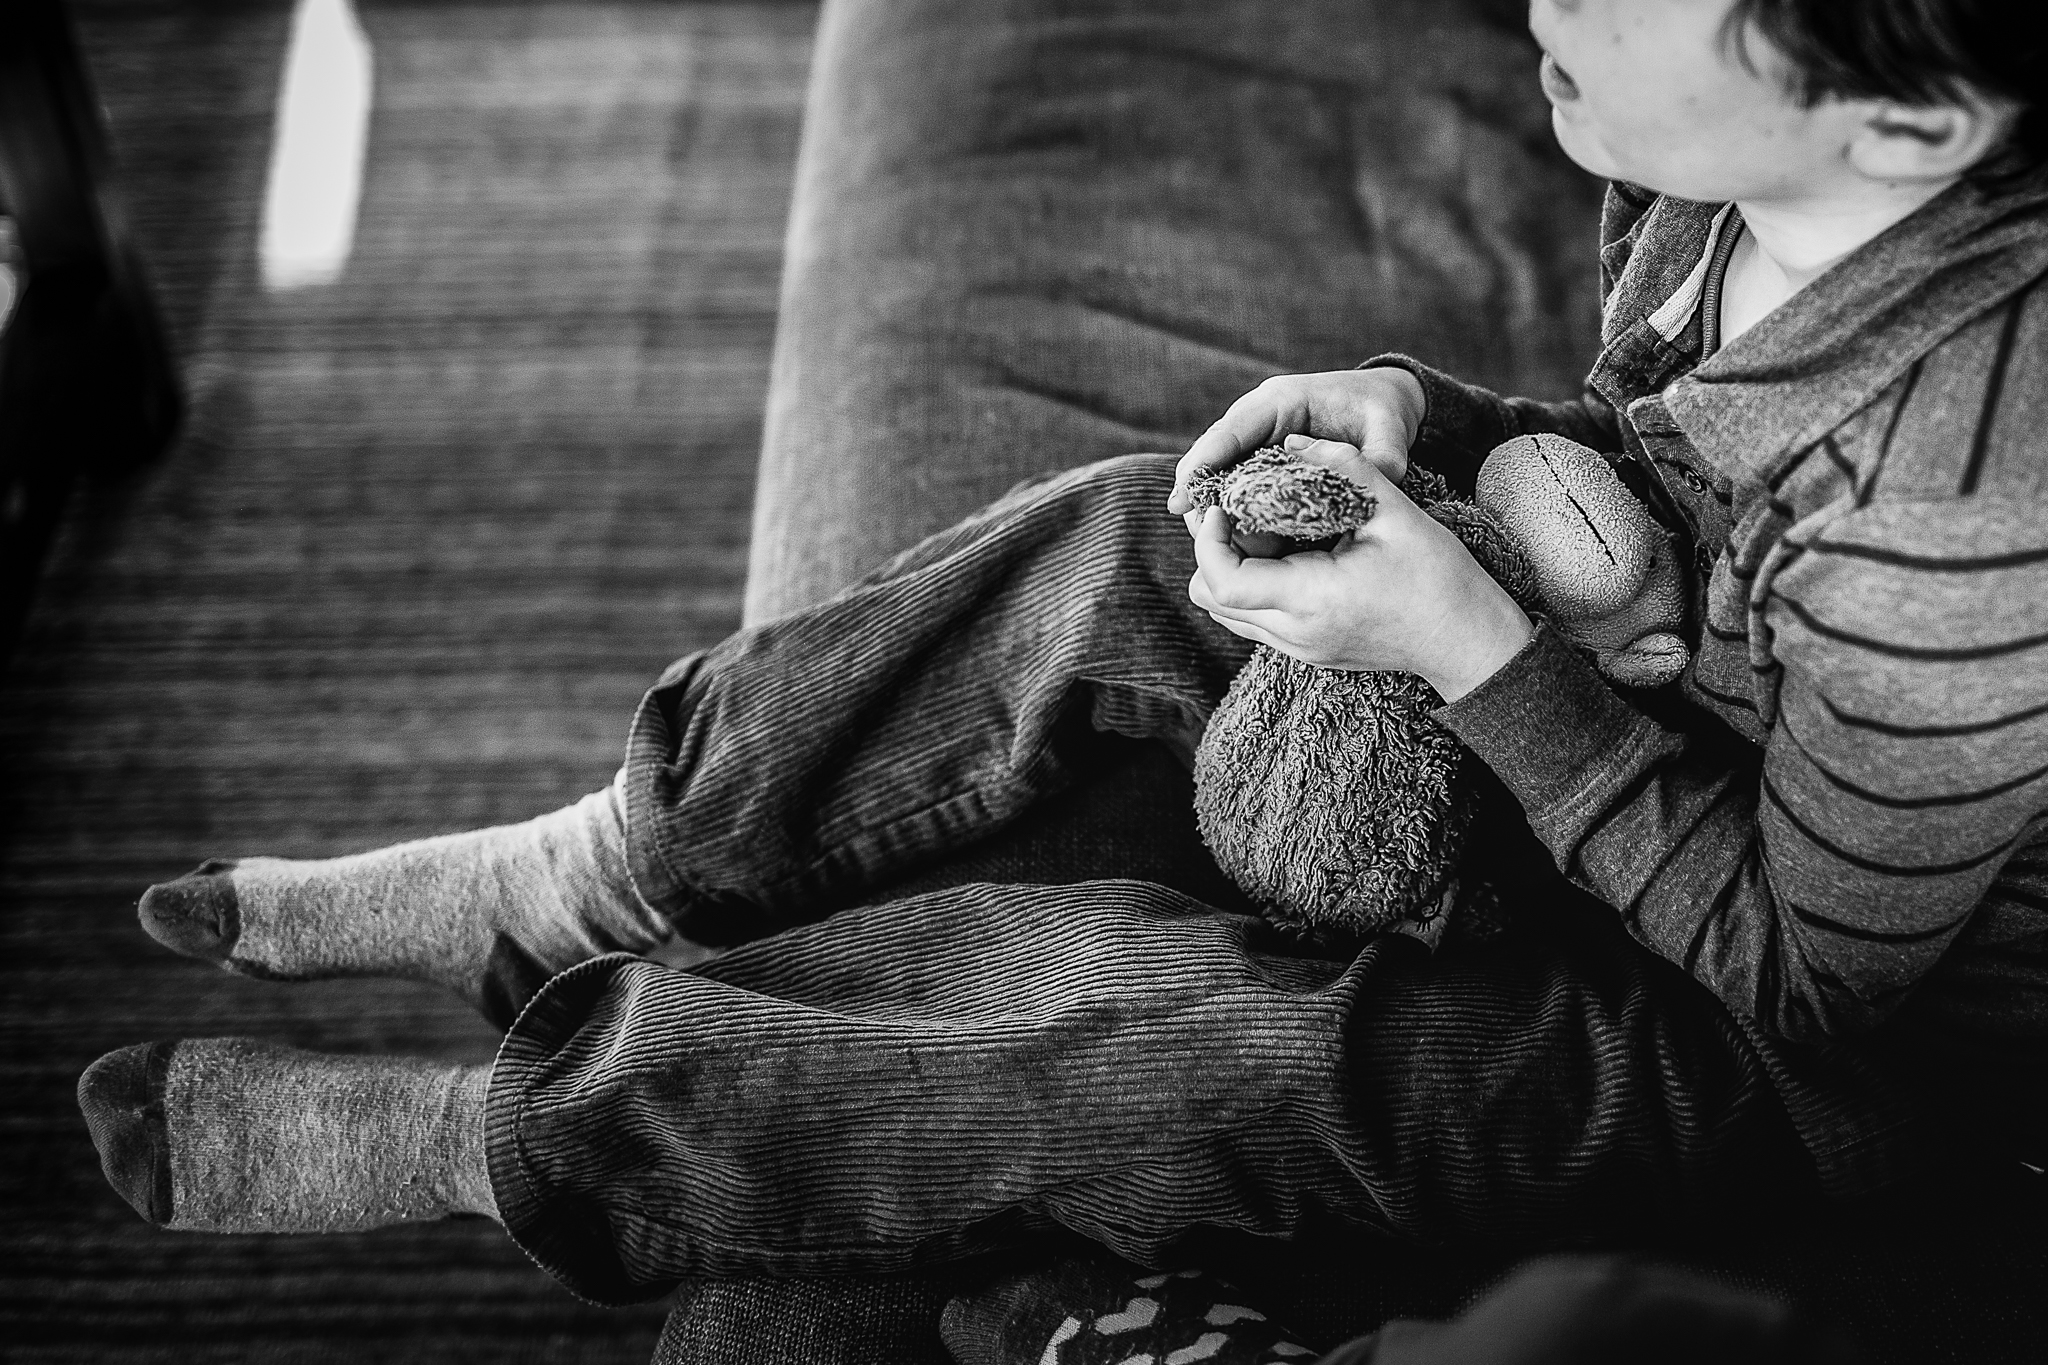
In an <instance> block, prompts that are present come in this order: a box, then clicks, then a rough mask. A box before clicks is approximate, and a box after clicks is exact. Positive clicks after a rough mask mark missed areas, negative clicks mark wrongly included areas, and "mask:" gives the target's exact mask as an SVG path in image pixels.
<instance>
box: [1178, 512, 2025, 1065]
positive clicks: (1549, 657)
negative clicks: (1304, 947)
mask: <svg viewBox="0 0 2048 1365" xmlns="http://www.w3.org/2000/svg"><path fill="white" fill-rule="evenodd" d="M1374 491H1375V493H1376V495H1377V496H1378V497H1379V499H1380V504H1381V513H1380V515H1378V516H1376V517H1375V518H1374V520H1373V521H1372V522H1371V523H1370V524H1369V525H1368V526H1367V527H1366V528H1364V530H1362V531H1360V532H1358V533H1356V535H1355V537H1354V538H1353V539H1352V541H1350V542H1347V543H1344V544H1340V545H1339V546H1338V548H1337V549H1336V550H1334V551H1331V552H1328V553H1319V554H1302V555H1295V556H1291V557H1289V558H1287V559H1284V560H1264V561H1247V560H1243V559H1241V558H1239V557H1238V556H1237V555H1236V554H1235V553H1234V552H1233V551H1232V550H1231V547H1230V543H1229V539H1228V536H1227V534H1226V532H1225V530H1224V528H1223V527H1222V526H1221V525H1220V522H1214V521H1213V519H1212V524H1205V525H1204V527H1203V528H1202V533H1201V535H1200V536H1199V537H1198V539H1197V544H1196V549H1197V558H1198V561H1199V562H1200V564H1201V566H1202V567H1201V570H1200V572H1198V573H1197V575H1196V577H1195V580H1194V582H1193V583H1192V584H1191V585H1190V595H1191V596H1192V597H1193V598H1194V600H1195V601H1196V603H1197V604H1198V605H1200V606H1202V607H1203V608H1204V609H1206V610H1208V611H1210V612H1211V614H1212V615H1214V616H1216V618H1217V619H1218V621H1219V622H1221V623H1222V624H1223V625H1225V626H1226V627H1228V628H1229V629H1231V630H1233V631H1236V632H1237V633H1239V634H1241V635H1245V636H1247V637H1248V638H1252V639H1257V640H1261V641H1263V642H1264V643H1267V644H1270V645H1273V646H1274V647H1275V648H1279V649H1282V650H1285V651H1287V652H1288V653H1291V654H1294V655H1296V656H1297V657H1300V658H1304V659H1307V660H1308V661H1309V662H1312V663H1319V664H1326V665H1332V666H1338V667H1354V668H1356V667H1365V668H1402V669H1406V670H1408V671H1411V672H1415V673H1420V674H1421V675H1422V676H1423V677H1425V678H1428V679H1429V680H1430V681H1431V683H1432V684H1434V685H1436V686H1437V688H1438V690H1439V691H1440V692H1442V693H1443V694H1444V695H1445V696H1446V697H1447V698H1452V699H1453V700H1452V702H1451V704H1450V705H1447V706H1446V707H1445V708H1444V709H1443V710H1442V711H1441V712H1440V713H1439V714H1440V716H1441V717H1442V718H1443V719H1444V721H1445V722H1446V723H1447V724H1449V725H1450V726H1451V728H1452V729H1453V730H1454V731H1456V732H1457V733H1458V735H1459V737H1460V738H1461V739H1463V740H1464V741H1465V742H1466V743H1467V744H1468V745H1469V746H1471V748H1472V749H1473V750H1474V751H1476V752H1477V753H1478V754H1479V756H1480V757H1481V758H1482V759H1484V760H1485V761H1486V762H1487V763H1488V764H1489V765H1490V766H1491V767H1492V768H1493V769H1494V770H1495V771H1496V772H1497V773H1499V774H1500V776H1501V777H1502V779H1503V780H1504V781H1505V782H1506V783H1507V784H1508V786H1509V787H1510V788H1511V789H1512V790H1513V791H1514V792H1515V794H1516V796H1517V797H1518V798H1519V799H1520V801H1521V803H1522V805H1523V807H1524V809H1525V810H1526V811H1527V813H1528V815H1529V818H1530V822H1531V824H1532V826H1533V827H1534V828H1535V830H1536V831H1537V833H1538V834H1539V835H1540V836H1541V837H1542V838H1543V839H1544V840H1545V842H1546V843H1547V844H1548V845H1549V847H1550V849H1551V851H1552V853H1553V855H1554V856H1555V857H1556V858H1557V860H1558V863H1559V865H1560V866H1561V867H1563V868H1564V869H1565V871H1566V872H1567V874H1568V875H1570V876H1571V877H1572V878H1573V879H1574V880H1575V881H1577V882H1579V883H1580V884H1581V885H1584V886H1585V887H1587V888H1588V889H1589V890H1591V891H1593V892H1594V893H1595V894H1596V895H1598V896H1600V897H1601V898H1602V899H1603V900H1605V901H1607V902H1608V903H1609V904H1611V905H1613V906H1615V907H1616V908H1617V909H1618V910H1620V911H1621V913H1622V914H1623V916H1624V918H1625V920H1626V922H1627V924H1628V927H1629V929H1630V931H1631V932H1632V933H1633V934H1635V935H1636V937H1638V938H1639V939H1640V940H1642V941H1643V942H1644V943H1645V944H1647V945H1648V946H1650V947H1651V948H1653V949H1655V950H1656V951H1657V952H1659V953H1661V954H1662V955H1664V956H1665V957H1667V958H1669V959H1671V960H1672V961H1673V962H1676V963H1678V964H1679V965H1681V966H1683V967H1684V968H1685V969H1686V970H1687V971H1689V972H1691V973H1692V974H1693V975H1694V976H1695V977H1697V978H1698V979H1699V980H1700V981H1701V982H1702V983H1704V984H1705V985H1707V986H1708V987H1709V988H1710V989H1712V990H1714V991H1715V993H1716V994H1718V995H1719V996H1720V997H1721V998H1722V999H1723V1000H1724V1001H1726V1002H1727V1003H1728V1005H1729V1006H1730V1007H1731V1008H1733V1009H1735V1010H1737V1011H1738V1012H1740V1013H1742V1014H1744V1015H1746V1016H1748V1017H1751V1018H1754V1019H1756V1020H1758V1021H1759V1022H1760V1023H1762V1024H1763V1025H1764V1026H1765V1027H1768V1028H1771V1029H1773V1030H1774V1031H1776V1032H1779V1033H1782V1034H1785V1035H1787V1036H1791V1037H1798V1038H1816V1037H1821V1036H1827V1035H1834V1034H1842V1033H1848V1032H1853V1031H1856V1030H1858V1029H1862V1028H1866V1027H1868V1026H1870V1025H1872V1024H1874V1023H1876V1022H1877V1021H1878V1020H1879V1019H1881V1018H1883V1017H1884V1016H1885V1015H1886V1014H1887V1013H1888V1012H1889V1011H1890V1010H1891V1009H1892V1008H1893V1007H1895V1006H1896V1005H1897V1004H1898V1003H1899V1001H1900V1000H1901V999H1902V998H1903V996H1904V994H1905V992H1906V991H1907V989H1908V988H1910V987H1911V986H1912V985H1913V984H1914V983H1915V982H1916V981H1918V980H1919V979H1920V978H1921V977H1922V976H1923V975H1925V974H1926V973H1927V971H1928V970H1930V969H1931V968H1932V967H1933V965H1934V963H1935V962H1936V961H1937V960H1938V959H1939V958H1940V956H1941V954H1942V953H1943V951H1945V950H1946V948H1947V947H1948V945H1949V944H1950V943H1951V942H1953V941H1954V939H1955V937H1956V935H1957V934H1958V933H1960V932H1961V930H1962V926H1963V924H1964V922H1965V921H1966V920H1967V919H1968V918H1969V917H1970V915H1971V913H1972V911H1973V910H1974V909H1975V907H1976V906H1977V904H1978V902H1979V901H1980V900H1982V899H1983V897H1984V894H1985V891H1986V889H1987V888H1988V887H1989V886H1990V884H1991V883H1992V881H1993V880H1994V879H1995V878H1996V877H1997V876H1998V875H1999V872H2000V870H2001V869H2002V868H2003V867H2004V865H2005V863H2006V860H2007V858H2008V856H2009V855H2010V854H2011V853H2012V851H2013V849H2014V848H2015V847H2016V846H2017V845H2018V844H2019V843H2020V842H2021V841H2022V840H2023V839H2024V838H2025V837H2026V835H2027V833H2028V831H2030V830H2033V831H2036V832H2038V831H2039V830H2040V829H2041V827H2042V821H2043V812H2044V809H2048V740H2044V739H2043V738H2042V736H2043V728H2044V726H2043V721H2044V717H2048V502H2043V501H2042V500H2040V499H2038V498H2036V499H2033V500H2031V501H2028V502H2025V503H2024V505H2021V504H2016V503H2008V504H2003V505H2001V506H2000V507H1998V508H1991V507H1987V506H1986V505H1985V500H1981V499H1978V500H1970V501H1968V502H1965V501H1961V500H1958V501H1955V502H1951V503H1913V504H1907V505H1903V506H1875V507H1870V508H1865V509H1861V510H1859V511H1855V512H1852V513H1850V514H1849V515H1847V516H1844V517H1842V518H1840V519H1839V520H1837V521H1836V522H1835V523H1834V524H1832V525H1830V526H1829V527H1828V528H1826V529H1825V530H1824V531H1822V532H1820V533H1819V534H1818V535H1816V536H1815V537H1814V538H1813V540H1812V541H1811V542H1810V543H1809V544H1808V545H1807V546H1806V547H1805V548H1804V549H1803V550H1802V551H1801V552H1800V557H1799V558H1798V559H1797V560H1796V561H1795V562H1793V563H1792V564H1791V565H1790V566H1789V567H1786V568H1784V569H1783V570H1782V571H1780V572H1779V573H1778V575H1777V579H1776V583H1775V586H1774V589H1773V593H1772V595H1771V597H1770V599H1769V603H1768V605H1767V607H1766V608H1765V610H1766V622H1767V624H1768V625H1769V627H1770V631H1771V638H1772V640H1773V646H1774V654H1775V656H1776V659H1777V660H1778V662H1779V663H1780V664H1781V666H1782V667H1783V669H1784V675H1783V679H1782V682H1781V685H1780V688H1779V694H1778V695H1779V715H1778V717H1777V723H1776V724H1775V726H1774V727H1773V728H1772V729H1771V731H1770V737H1769V740H1768V743H1767V744H1766V746H1765V747H1764V748H1762V749H1761V750H1759V749H1758V748H1757V747H1756V746H1754V745H1751V744H1749V743H1747V742H1744V741H1741V740H1738V739H1735V738H1734V737H1733V736H1732V735H1730V734H1728V733H1727V732H1725V731H1723V730H1721V729H1720V727H1718V726H1703V727H1701V728H1700V729H1699V730H1697V731H1692V730H1679V729H1675V728H1672V727H1670V726H1667V725H1664V724H1661V723H1659V722H1658V721H1656V720H1653V719H1652V718H1650V717H1649V716H1647V715H1645V714H1643V713H1642V712H1640V711H1638V710H1637V709H1636V708H1635V707H1634V706H1632V705H1630V704H1629V703H1628V702H1627V701H1625V700H1623V698H1622V697H1620V696H1619V695H1617V694H1616V693H1615V692H1614V691H1612V690H1611V689H1610V688H1609V687H1608V686H1607V684H1606V683H1605V681H1604V680H1602V679H1601V678H1600V677H1599V675H1598V674H1597V673H1595V672H1594V671H1593V670H1592V668H1591V667H1589V666H1588V665H1587V664H1585V663H1584V662H1583V661H1582V660H1581V659H1580V658H1579V657H1578V655H1577V654H1576V653H1574V652H1573V651H1572V649H1571V648H1570V647H1569V646H1567V645H1566V644H1565V643H1564V642H1563V641H1562V640H1560V639H1559V638H1558V637H1557V636H1555V635H1554V634H1553V633H1552V632H1551V631H1549V630H1547V629H1543V630H1538V631H1535V632H1534V633H1533V635H1531V634H1530V633H1529V632H1528V627H1527V624H1526V620H1524V621H1523V622H1522V624H1521V627H1520V631H1521V641H1520V643H1519V647H1517V640H1516V628H1515V626H1514V624H1513V621H1512V618H1510V617H1508V616H1506V615H1504V614H1502V613H1500V612H1498V611H1496V610H1495V609H1494V608H1495V606H1497V604H1496V603H1494V602H1493V601H1492V599H1491V598H1490V597H1489V596H1488V595H1487V594H1486V593H1485V592H1484V588H1483V585H1481V584H1479V583H1477V582H1476V580H1473V579H1472V571H1471V568H1468V567H1467V566H1466V564H1465V563H1463V562H1462V561H1461V558H1460V556H1459V555H1458V554H1457V553H1456V551H1455V550H1453V549H1451V548H1449V547H1447V546H1444V545H1442V544H1440V543H1438V540H1437V538H1436V537H1435V535H1434V533H1433V532H1432V531H1431V529H1430V528H1431V527H1433V525H1434V523H1431V522H1429V520H1428V519H1427V518H1426V517H1420V516H1419V515H1418V516H1416V517H1408V516H1405V515H1403V512H1404V511H1405V510H1407V509H1406V500H1405V499H1403V498H1401V495H1400V494H1399V492H1398V490H1395V489H1394V488H1392V486H1391V485H1387V484H1386V483H1385V481H1384V480H1383V479H1382V480H1379V481H1378V482H1377V484H1376V486H1375V490H1374ZM1460 548H1461V547H1460ZM1467 558H1469V557H1467ZM1982 566H1989V567H1982ZM1980 570H1981V571H1980ZM1986 575H1990V576H1989V577H1987V576H1986ZM1482 576H1483V575H1482ZM1502 660H1505V662H1501V661H1502ZM1489 665H1490V666H1489ZM2030 727H2031V728H2030Z"/></svg>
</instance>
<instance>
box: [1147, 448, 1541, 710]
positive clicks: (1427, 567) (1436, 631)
mask: <svg viewBox="0 0 2048 1365" xmlns="http://www.w3.org/2000/svg"><path fill="white" fill-rule="evenodd" d="M1359 482H1360V483H1362V484H1364V485H1366V487H1367V488H1369V489H1371V490H1372V494H1373V497H1374V498H1376V499H1377V500H1378V503H1379V507H1378V510H1376V511H1375V512H1374V513H1373V518H1372V520H1371V521H1370V522H1368V523H1366V525H1365V526H1363V527H1362V528H1360V529H1359V530H1357V531H1353V532H1351V533H1350V534H1348V535H1346V536H1345V537H1344V538H1343V539H1342V540H1340V541H1338V542H1337V545H1336V546H1335V548H1333V549H1330V550H1309V551H1304V552H1302V553H1300V554H1293V555H1288V556H1287V557H1286V558H1284V559H1250V558H1246V557H1245V556H1244V555H1242V554H1240V553H1239V552H1238V551H1237V549H1236V547H1235V546H1233V545H1232V544H1231V543H1230V518H1229V516H1228V515H1227V514H1226V513H1225V512H1224V511H1223V509H1222V508H1220V507H1212V508H1210V509H1209V511H1208V513H1207V515H1206V516H1204V517H1203V518H1202V521H1201V523H1200V526H1199V527H1198V528H1197V530H1196V533H1195V562H1196V564H1197V565H1198V566H1199V567H1198V568H1197V570H1196V572H1195V576H1194V578H1193V579H1192V580H1190V581H1189V583H1188V596H1189V598H1191V599H1192V600H1193V601H1194V603H1195V605H1196V606H1198V607H1200V608H1202V610H1204V611H1206V612H1208V613H1209V615H1210V616H1211V617H1213V618H1214V619H1215V620H1216V622H1217V623H1218V624H1219V625H1221V626H1223V628H1224V629H1226V630H1229V631H1232V632H1234V633H1236V634H1238V635H1242V636H1244V637H1245V638H1246V639H1248V640H1256V641H1258V642H1259V643H1261V644H1266V645H1271V646H1272V647H1273V648H1274V649H1277V650H1280V651H1281V652H1282V653H1285V654H1291V655H1293V656H1294V657H1295V658H1297V659H1301V660H1303V661H1305V662H1307V663H1312V664H1317V665H1320V666H1322V667H1325V668H1348V669H1359V670H1393V669H1398V670H1401V671H1404V672H1408V673H1416V674H1420V675H1421V676H1422V677H1423V678H1424V679H1425V680H1426V681H1427V682H1428V683H1429V684H1430V686H1432V687H1434V688H1435V689H1436V690H1437V692H1438V693H1439V694H1440V695H1441V696H1442V697H1443V699H1444V700H1445V701H1456V700H1457V699H1458V698H1460V697H1462V696H1464V695H1465V694H1466V693H1467V692H1469V691H1471V690H1472V689H1473V688H1475V687H1477V686H1478V685H1479V684H1480V683H1482V682H1484V681H1485V680H1486V679H1488V678H1490V677H1492V676H1493V675H1494V673H1495V672H1496V671H1497V670H1499V668H1500V667H1501V665H1502V664H1505V663H1506V662H1507V661H1508V660H1509V659H1511V658H1513V657H1514V656H1515V654H1516V653H1517V652H1519V651H1520V650H1521V648H1522V646H1523V645H1525V644H1527V643H1528V642H1529V637H1530V636H1531V635H1533V634H1534V633H1535V628H1534V627H1533V626H1531V625H1530V623H1529V618H1528V617H1527V616H1526V615H1524V614H1523V612H1522V609H1521V608H1520V607H1518V606H1516V605H1515V602H1514V599H1513V598H1511V597H1509V596H1508V595H1507V592H1506V591H1505V590H1504V589H1502V588H1501V586H1500V585H1499V584H1498V583H1496V582H1494V581H1493V579H1492V578H1491V577H1490V576H1489V575H1488V574H1487V572H1486V570H1485V569H1483V568H1481V567H1480V566H1479V562H1478V561H1477V560H1475V559H1474V558H1473V557H1472V552H1471V551H1469V550H1467V549H1466V548H1465V545H1464V542H1462V541H1460V540H1459V539H1458V538H1457V537H1456V536H1455V535H1453V534H1451V532H1450V531H1448V530H1446V529H1445V528H1444V527H1443V526H1441V525H1439V524H1438V523H1437V522H1435V521H1433V520H1431V519H1430V518H1429V517H1427V516H1425V515H1423V513H1422V511H1421V509H1420V508H1418V507H1416V505H1415V504H1414V503H1412V502H1410V501H1409V500H1408V498H1407V496H1406V495H1405V494H1403V493H1402V492H1401V490H1400V489H1398V488H1396V487H1395V486H1394V485H1393V483H1392V482H1391V481H1390V480H1389V479H1388V478H1387V476H1386V475H1384V474H1382V473H1380V471H1379V468H1378V466H1377V465H1375V464H1372V463H1371V462H1367V464H1366V467H1365V469H1364V470H1363V471H1362V474H1361V475H1360V476H1359Z"/></svg>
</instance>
